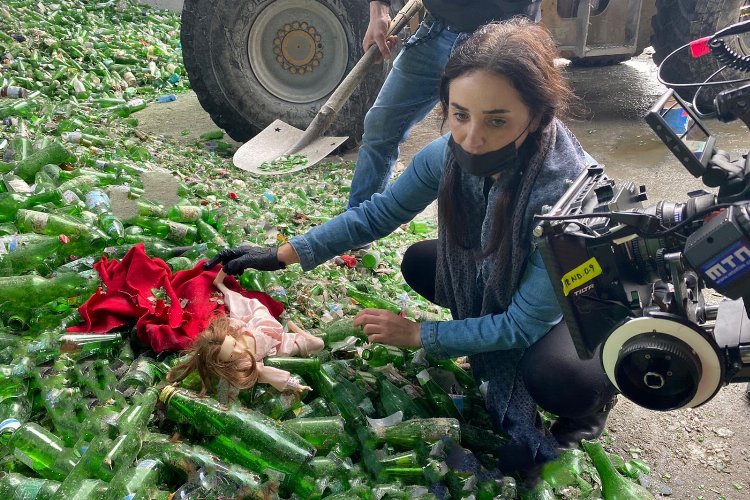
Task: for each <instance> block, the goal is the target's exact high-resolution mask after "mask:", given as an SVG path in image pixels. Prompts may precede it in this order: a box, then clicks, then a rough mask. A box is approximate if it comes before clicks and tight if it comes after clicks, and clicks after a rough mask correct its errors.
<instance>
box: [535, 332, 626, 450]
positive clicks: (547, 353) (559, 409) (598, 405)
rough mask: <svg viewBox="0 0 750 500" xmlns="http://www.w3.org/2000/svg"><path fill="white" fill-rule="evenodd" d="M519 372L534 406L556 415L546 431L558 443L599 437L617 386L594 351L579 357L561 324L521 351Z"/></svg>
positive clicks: (597, 353) (566, 446)
mask: <svg viewBox="0 0 750 500" xmlns="http://www.w3.org/2000/svg"><path fill="white" fill-rule="evenodd" d="M521 371H522V374H523V377H524V382H525V383H526V388H527V389H528V391H529V393H530V394H531V395H532V397H533V398H534V400H535V401H536V402H537V404H538V405H539V406H541V407H542V408H544V409H545V410H547V411H549V412H551V413H554V414H556V415H558V416H559V419H558V420H557V422H555V424H554V425H553V426H552V429H551V430H552V434H553V435H554V436H555V438H556V439H557V441H558V443H559V444H560V446H562V447H563V448H569V447H574V446H577V445H578V443H580V441H581V439H594V438H597V437H599V436H600V435H601V433H602V432H603V431H604V425H605V424H606V422H607V416H608V415H609V411H610V410H611V409H612V406H614V401H615V396H616V395H617V389H616V388H615V387H614V386H613V385H612V383H611V382H610V381H609V378H607V375H606V373H604V369H603V368H602V365H601V360H600V358H599V350H598V349H597V351H596V352H595V353H594V356H593V357H592V358H591V359H586V360H583V359H580V358H579V357H578V355H577V354H576V350H575V346H574V345H573V339H572V338H571V337H570V333H569V331H568V327H567V325H566V324H565V322H560V323H558V324H557V325H556V326H555V327H554V328H552V330H551V331H550V332H549V333H548V334H547V335H545V336H544V337H543V338H542V339H541V340H539V341H538V342H536V343H535V344H534V345H532V346H531V347H530V348H529V349H528V350H527V351H526V354H525V355H524V357H523V360H522V361H521Z"/></svg>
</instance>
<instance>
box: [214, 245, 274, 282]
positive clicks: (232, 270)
mask: <svg viewBox="0 0 750 500" xmlns="http://www.w3.org/2000/svg"><path fill="white" fill-rule="evenodd" d="M277 252H278V249H277V248H276V247H256V246H253V245H240V246H238V247H236V248H225V249H224V250H222V251H221V252H219V253H218V254H216V256H214V258H213V259H211V260H209V261H208V262H206V263H205V264H203V268H204V269H211V268H212V267H214V266H215V265H216V264H219V263H221V265H222V266H224V272H225V273H227V274H234V275H237V274H242V273H243V271H244V270H245V269H247V268H253V269H257V270H259V271H278V270H279V269H284V268H285V267H286V264H284V263H283V262H281V261H280V260H279V257H278V254H277Z"/></svg>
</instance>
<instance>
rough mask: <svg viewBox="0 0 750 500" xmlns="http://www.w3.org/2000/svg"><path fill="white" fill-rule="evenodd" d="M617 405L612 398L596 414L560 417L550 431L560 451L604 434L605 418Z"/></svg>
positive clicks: (575, 446)
mask: <svg viewBox="0 0 750 500" xmlns="http://www.w3.org/2000/svg"><path fill="white" fill-rule="evenodd" d="M616 403H617V397H614V398H612V400H611V401H610V402H608V403H607V404H606V405H604V407H603V408H602V409H601V410H599V411H598V412H596V413H594V414H592V415H587V416H585V417H579V418H569V417H560V418H558V419H557V421H556V422H555V423H554V424H552V427H551V428H550V431H551V432H552V435H553V436H554V437H555V439H556V440H557V443H558V444H559V445H560V448H561V449H568V448H577V447H578V446H580V444H581V440H582V439H596V438H598V437H599V436H601V435H602V432H604V426H605V425H606V423H607V417H608V416H609V412H610V410H611V409H612V408H614V406H615V404H616Z"/></svg>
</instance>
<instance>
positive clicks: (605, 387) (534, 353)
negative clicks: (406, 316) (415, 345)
mask: <svg viewBox="0 0 750 500" xmlns="http://www.w3.org/2000/svg"><path fill="white" fill-rule="evenodd" d="M436 265H437V240H425V241H420V242H419V243H416V244H414V245H412V246H411V247H409V248H408V249H407V250H406V253H405V254H404V259H403V261H402V262H401V273H402V274H403V276H404V279H405V280H406V282H407V283H408V284H409V286H411V287H412V289H414V291H415V292H417V293H418V294H420V295H421V296H423V297H424V298H426V299H427V300H429V301H431V302H435V270H436ZM521 371H522V374H523V378H524V381H525V383H526V387H527V389H528V390H529V393H530V394H531V395H532V396H533V398H534V400H535V401H536V402H537V404H538V405H539V406H541V407H542V408H544V409H545V410H547V411H549V412H551V413H554V414H556V415H560V416H565V417H573V418H576V417H582V416H586V415H591V414H592V413H595V412H597V411H599V410H600V409H601V408H602V407H603V406H604V405H605V404H606V403H607V402H609V401H610V400H611V399H612V398H613V397H614V395H615V394H617V389H615V387H614V386H613V385H612V383H611V382H610V381H609V379H608V378H607V375H606V373H604V369H603V368H602V366H601V360H600V358H599V351H598V349H597V352H596V353H595V354H594V357H592V358H591V359H588V360H582V359H580V358H579V357H578V355H577V354H576V350H575V346H574V345H573V340H572V338H571V336H570V334H569V332H568V327H567V325H565V322H564V321H561V322H560V323H558V324H557V325H555V326H554V327H553V328H552V330H550V332H549V333H547V335H545V336H544V337H542V339H541V340H539V341H538V342H536V343H534V344H533V345H532V346H531V347H529V349H528V350H527V351H526V354H525V355H524V357H523V359H522V361H521Z"/></svg>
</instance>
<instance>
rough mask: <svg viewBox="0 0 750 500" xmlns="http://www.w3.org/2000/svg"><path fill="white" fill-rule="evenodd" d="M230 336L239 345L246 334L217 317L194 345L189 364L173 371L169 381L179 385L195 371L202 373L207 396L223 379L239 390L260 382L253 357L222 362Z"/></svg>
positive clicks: (186, 363)
mask: <svg viewBox="0 0 750 500" xmlns="http://www.w3.org/2000/svg"><path fill="white" fill-rule="evenodd" d="M227 335H231V336H232V337H234V338H235V339H237V340H238V341H239V339H240V338H241V336H242V335H244V333H242V331H240V330H239V329H237V328H236V327H235V326H233V325H232V322H231V320H230V319H229V318H228V317H226V316H216V317H214V318H213V319H212V320H211V322H210V323H209V325H208V327H206V329H205V330H203V331H202V332H201V333H200V334H199V335H198V337H197V338H196V339H195V340H194V341H193V344H192V345H191V346H190V349H188V351H187V354H188V356H189V358H188V360H187V361H184V362H183V363H180V364H179V365H176V366H175V367H173V368H172V369H171V370H170V371H169V373H168V374H167V381H168V382H171V383H176V382H180V381H182V380H184V379H185V378H186V377H187V376H188V375H190V374H191V373H192V372H193V371H196V370H197V371H198V375H199V376H200V379H201V383H202V384H203V388H202V389H201V392H200V394H201V395H204V394H206V392H207V391H208V389H209V387H213V386H214V384H215V383H217V382H218V380H219V379H225V380H226V381H227V382H229V384H230V385H232V386H234V387H236V388H238V389H247V388H250V387H252V386H253V385H255V383H256V382H257V381H258V370H257V367H256V363H255V358H254V357H253V356H252V355H250V354H249V353H248V354H247V355H246V356H242V357H239V358H237V359H229V360H227V361H222V360H220V359H219V353H220V352H221V346H222V344H223V343H224V339H225V338H226V336H227Z"/></svg>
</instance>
